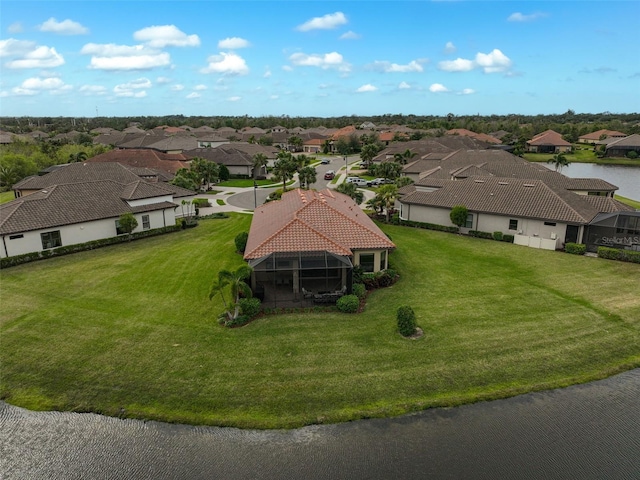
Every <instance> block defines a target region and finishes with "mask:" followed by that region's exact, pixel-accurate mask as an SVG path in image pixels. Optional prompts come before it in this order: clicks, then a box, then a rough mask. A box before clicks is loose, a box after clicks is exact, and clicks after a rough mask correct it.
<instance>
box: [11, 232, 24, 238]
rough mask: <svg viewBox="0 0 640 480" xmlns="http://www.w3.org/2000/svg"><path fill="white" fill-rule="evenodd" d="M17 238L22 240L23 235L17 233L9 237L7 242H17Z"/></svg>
mask: <svg viewBox="0 0 640 480" xmlns="http://www.w3.org/2000/svg"><path fill="white" fill-rule="evenodd" d="M18 238H24V234H22V233H18V234H17V235H9V240H17V239H18Z"/></svg>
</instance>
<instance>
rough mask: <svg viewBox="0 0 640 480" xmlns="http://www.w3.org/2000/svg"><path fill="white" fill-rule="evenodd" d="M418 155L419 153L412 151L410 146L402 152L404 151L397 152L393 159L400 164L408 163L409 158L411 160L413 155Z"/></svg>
mask: <svg viewBox="0 0 640 480" xmlns="http://www.w3.org/2000/svg"><path fill="white" fill-rule="evenodd" d="M416 155H417V153H415V152H412V151H411V150H409V149H408V148H407V149H406V150H405V151H404V152H402V153H396V154H395V155H394V156H393V160H394V161H395V162H398V163H399V164H400V165H406V164H407V162H408V161H409V160H411V159H412V158H413V157H415V156H416Z"/></svg>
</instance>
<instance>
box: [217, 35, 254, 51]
mask: <svg viewBox="0 0 640 480" xmlns="http://www.w3.org/2000/svg"><path fill="white" fill-rule="evenodd" d="M249 46H251V44H250V43H249V41H248V40H245V39H244V38H240V37H228V38H225V39H224V40H220V41H219V42H218V48H219V49H220V50H237V49H238V48H247V47H249Z"/></svg>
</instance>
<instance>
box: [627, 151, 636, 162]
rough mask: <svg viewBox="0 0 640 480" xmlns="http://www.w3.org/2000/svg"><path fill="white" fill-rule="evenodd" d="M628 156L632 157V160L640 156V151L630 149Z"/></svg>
mask: <svg viewBox="0 0 640 480" xmlns="http://www.w3.org/2000/svg"><path fill="white" fill-rule="evenodd" d="M627 158H630V159H632V160H635V159H636V158H638V152H636V151H635V150H630V151H629V152H628V153H627Z"/></svg>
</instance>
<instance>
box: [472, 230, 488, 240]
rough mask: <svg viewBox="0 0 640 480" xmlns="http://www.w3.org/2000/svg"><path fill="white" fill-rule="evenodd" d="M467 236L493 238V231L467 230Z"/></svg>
mask: <svg viewBox="0 0 640 480" xmlns="http://www.w3.org/2000/svg"><path fill="white" fill-rule="evenodd" d="M469 236H471V237H476V238H486V239H489V240H493V233H490V232H481V231H480V230H469Z"/></svg>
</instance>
